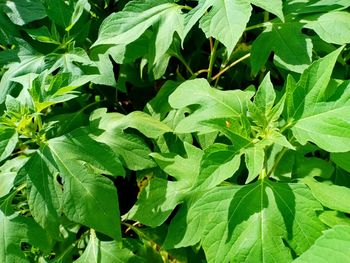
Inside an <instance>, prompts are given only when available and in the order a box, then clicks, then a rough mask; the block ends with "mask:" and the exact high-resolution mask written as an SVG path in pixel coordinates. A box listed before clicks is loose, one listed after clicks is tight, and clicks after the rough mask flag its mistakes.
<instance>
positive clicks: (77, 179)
mask: <svg viewBox="0 0 350 263" xmlns="http://www.w3.org/2000/svg"><path fill="white" fill-rule="evenodd" d="M49 149H50V150H51V151H52V153H53V154H54V155H55V156H56V157H57V159H58V160H59V162H60V163H61V165H62V166H63V167H64V168H65V169H66V171H68V173H69V174H70V175H71V178H74V179H75V181H77V182H78V183H79V185H81V187H82V188H83V189H84V190H85V192H86V193H87V194H88V195H89V196H90V197H91V198H92V199H93V200H94V201H95V202H96V203H97V204H98V205H99V207H100V208H101V209H102V211H103V214H104V215H107V212H106V211H105V210H104V209H103V206H102V205H101V204H100V202H99V201H98V200H97V199H96V198H95V197H94V195H93V194H91V192H90V191H89V190H88V189H87V188H86V187H85V186H84V184H83V183H82V182H81V181H80V180H79V177H77V176H76V175H75V174H74V173H72V172H71V171H70V170H69V169H68V167H67V166H66V165H65V164H64V162H63V161H62V159H61V158H60V157H59V155H58V154H57V153H56V151H55V150H54V149H51V148H50V147H49Z"/></svg>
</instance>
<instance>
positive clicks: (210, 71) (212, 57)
mask: <svg viewBox="0 0 350 263" xmlns="http://www.w3.org/2000/svg"><path fill="white" fill-rule="evenodd" d="M218 45H219V41H218V40H217V39H215V42H214V45H213V48H212V50H211V52H210V60H209V67H208V74H207V80H208V82H210V81H211V76H212V74H213V67H214V63H215V58H216V50H217V48H218Z"/></svg>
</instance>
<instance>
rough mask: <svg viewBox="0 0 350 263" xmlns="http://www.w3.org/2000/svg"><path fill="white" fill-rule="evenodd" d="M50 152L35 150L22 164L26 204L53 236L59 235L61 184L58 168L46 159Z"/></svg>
mask: <svg viewBox="0 0 350 263" xmlns="http://www.w3.org/2000/svg"><path fill="white" fill-rule="evenodd" d="M47 155H50V153H49V152H48V151H47V150H44V151H43V153H41V152H39V151H38V152H36V153H35V154H34V155H33V156H32V157H31V158H30V160H29V161H28V162H27V163H26V165H25V166H24V171H25V173H26V175H27V177H28V180H27V182H28V205H29V209H30V212H31V215H32V216H33V218H34V219H35V221H36V222H37V223H38V224H39V225H40V226H41V227H42V228H43V229H45V230H46V231H48V233H49V234H50V235H51V236H52V237H53V238H57V237H58V236H59V226H60V216H61V215H60V214H61V211H60V210H61V207H62V190H63V189H62V186H61V185H59V183H58V181H57V178H58V176H59V170H58V169H57V168H56V167H55V166H54V163H52V162H50V160H48V159H47V157H46V156H47Z"/></svg>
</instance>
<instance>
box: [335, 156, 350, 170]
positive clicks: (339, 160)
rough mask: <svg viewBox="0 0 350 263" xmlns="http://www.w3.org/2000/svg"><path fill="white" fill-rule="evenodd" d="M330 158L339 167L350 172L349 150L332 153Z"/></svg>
mask: <svg viewBox="0 0 350 263" xmlns="http://www.w3.org/2000/svg"><path fill="white" fill-rule="evenodd" d="M331 160H332V161H333V162H335V164H336V165H338V166H339V167H340V168H342V169H344V170H345V171H347V172H350V152H345V153H332V154H331Z"/></svg>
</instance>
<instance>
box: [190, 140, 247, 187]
mask: <svg viewBox="0 0 350 263" xmlns="http://www.w3.org/2000/svg"><path fill="white" fill-rule="evenodd" d="M240 163H241V152H240V151H239V150H237V149H235V148H233V147H230V146H228V145H224V144H218V143H215V144H213V145H212V146H209V147H208V148H207V149H205V151H204V155H203V158H202V160H201V163H200V170H199V175H198V179H197V180H196V183H195V185H194V189H196V190H207V189H211V188H213V187H215V186H217V185H219V184H220V183H222V182H223V181H224V180H226V179H228V178H230V177H232V176H233V174H234V173H235V172H236V171H237V170H238V168H239V165H240Z"/></svg>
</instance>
